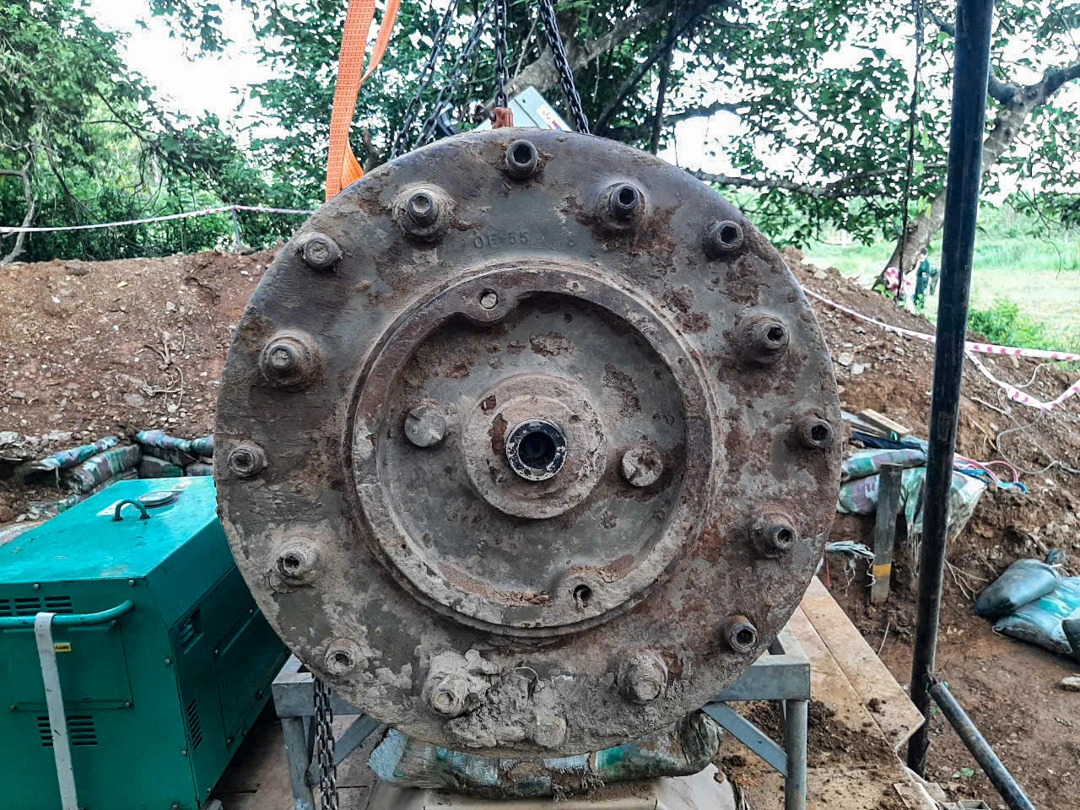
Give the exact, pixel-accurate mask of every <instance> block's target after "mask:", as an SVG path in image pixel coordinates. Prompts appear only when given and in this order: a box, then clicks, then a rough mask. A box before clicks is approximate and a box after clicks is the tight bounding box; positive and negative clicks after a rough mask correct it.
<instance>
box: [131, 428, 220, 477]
mask: <svg viewBox="0 0 1080 810" xmlns="http://www.w3.org/2000/svg"><path fill="white" fill-rule="evenodd" d="M135 441H136V442H138V443H139V446H140V447H141V448H142V454H143V456H142V461H141V462H140V464H139V477H140V478H178V477H179V476H181V475H213V474H214V437H213V436H202V437H200V438H198V439H181V438H179V437H178V436H170V435H168V434H167V433H165V432H164V431H161V430H142V431H139V432H138V433H136V434H135Z"/></svg>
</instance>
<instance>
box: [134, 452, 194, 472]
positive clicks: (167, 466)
mask: <svg viewBox="0 0 1080 810" xmlns="http://www.w3.org/2000/svg"><path fill="white" fill-rule="evenodd" d="M183 474H184V468H183V467H181V466H180V465H179V464H173V463H172V462H171V461H166V460H165V459H163V458H158V457H157V456H148V455H146V454H143V457H142V461H140V462H139V478H179V477H180V476H182V475H183Z"/></svg>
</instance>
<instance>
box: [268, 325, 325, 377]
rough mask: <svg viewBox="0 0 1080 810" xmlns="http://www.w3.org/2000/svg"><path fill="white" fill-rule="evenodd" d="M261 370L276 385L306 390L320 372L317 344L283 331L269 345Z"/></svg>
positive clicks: (309, 339) (296, 334)
mask: <svg viewBox="0 0 1080 810" xmlns="http://www.w3.org/2000/svg"><path fill="white" fill-rule="evenodd" d="M259 367H260V369H261V370H262V374H263V377H265V378H266V381H267V382H269V383H271V384H272V385H275V386H277V387H279V388H286V389H292V390H295V389H299V388H304V387H305V386H307V385H309V384H310V383H311V382H312V381H313V380H314V378H315V376H316V375H317V374H318V371H319V355H318V352H317V351H316V349H315V341H314V340H312V339H311V337H310V336H309V335H306V334H303V333H301V332H280V333H278V334H277V335H275V336H274V337H272V338H270V340H268V341H267V342H266V346H265V347H264V348H263V351H262V357H261V358H260V361H259Z"/></svg>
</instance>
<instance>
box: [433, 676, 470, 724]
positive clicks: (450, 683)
mask: <svg viewBox="0 0 1080 810" xmlns="http://www.w3.org/2000/svg"><path fill="white" fill-rule="evenodd" d="M429 692H430V694H429V697H428V702H429V703H430V704H431V709H432V711H434V712H435V713H436V714H439V715H442V716H443V717H447V718H450V717H460V716H461V715H463V714H465V709H466V708H467V707H468V701H469V682H468V681H467V680H466V679H465V678H464V677H463V676H461V675H446V676H444V677H441V678H439V679H438V681H437V682H436V683H434V684H433V685H432V686H431V689H430V690H429Z"/></svg>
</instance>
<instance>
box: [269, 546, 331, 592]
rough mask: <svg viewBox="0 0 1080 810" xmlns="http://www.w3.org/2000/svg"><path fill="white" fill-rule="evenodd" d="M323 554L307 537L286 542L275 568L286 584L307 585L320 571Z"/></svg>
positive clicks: (279, 553)
mask: <svg viewBox="0 0 1080 810" xmlns="http://www.w3.org/2000/svg"><path fill="white" fill-rule="evenodd" d="M321 559H322V553H321V551H320V549H319V546H318V545H317V544H316V543H313V542H312V541H311V540H308V539H307V538H305V537H300V538H297V539H295V540H290V541H288V542H286V543H285V544H284V545H282V546H281V548H280V549H279V550H278V554H277V560H276V561H275V567H276V568H277V573H278V576H280V577H281V578H282V579H283V580H285V581H286V582H291V583H298V584H299V583H306V582H310V581H311V580H312V579H314V577H315V575H316V574H318V571H319V563H320V561H321Z"/></svg>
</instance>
